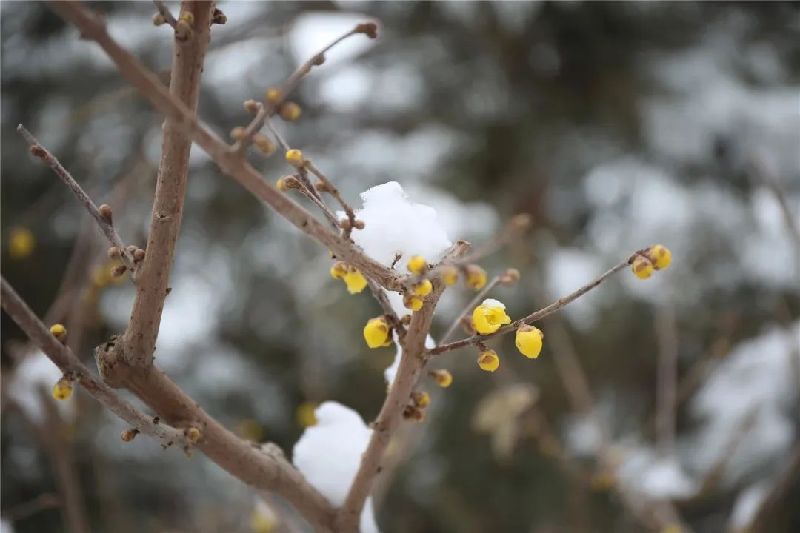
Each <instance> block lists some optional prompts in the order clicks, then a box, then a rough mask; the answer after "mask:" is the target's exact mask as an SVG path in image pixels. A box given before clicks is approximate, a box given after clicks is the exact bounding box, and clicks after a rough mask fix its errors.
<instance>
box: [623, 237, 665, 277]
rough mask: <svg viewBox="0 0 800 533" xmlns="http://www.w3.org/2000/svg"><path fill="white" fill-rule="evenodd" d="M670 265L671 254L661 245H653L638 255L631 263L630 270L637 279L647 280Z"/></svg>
mask: <svg viewBox="0 0 800 533" xmlns="http://www.w3.org/2000/svg"><path fill="white" fill-rule="evenodd" d="M670 263H672V252H670V251H669V248H667V247H666V246H664V245H663V244H654V245H653V246H651V247H650V248H648V249H647V250H645V251H644V253H641V254H638V255H637V256H636V258H635V259H634V260H633V263H631V270H632V271H633V273H634V274H635V275H636V277H637V278H639V279H647V278H649V277H650V276H652V275H653V272H654V271H656V270H663V269H665V268H667V267H668V266H669V265H670Z"/></svg>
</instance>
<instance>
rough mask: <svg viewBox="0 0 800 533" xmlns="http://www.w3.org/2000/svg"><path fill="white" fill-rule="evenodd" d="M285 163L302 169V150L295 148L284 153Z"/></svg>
mask: <svg viewBox="0 0 800 533" xmlns="http://www.w3.org/2000/svg"><path fill="white" fill-rule="evenodd" d="M286 162H287V163H289V164H290V165H292V166H293V167H302V166H303V152H302V150H298V149H296V148H292V149H291V150H287V151H286Z"/></svg>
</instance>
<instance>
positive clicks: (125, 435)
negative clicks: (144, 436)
mask: <svg viewBox="0 0 800 533" xmlns="http://www.w3.org/2000/svg"><path fill="white" fill-rule="evenodd" d="M138 434H139V430H138V429H135V428H131V429H126V430H125V431H123V432H122V433H120V435H119V437H120V438H121V439H122V440H123V441H124V442H130V441H132V440H133V439H135V438H136V435H138Z"/></svg>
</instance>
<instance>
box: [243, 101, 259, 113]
mask: <svg viewBox="0 0 800 533" xmlns="http://www.w3.org/2000/svg"><path fill="white" fill-rule="evenodd" d="M259 107H261V104H259V103H258V102H256V101H255V100H253V99H252V98H251V99H250V100H246V101H245V103H244V110H245V111H247V112H248V113H258V108H259Z"/></svg>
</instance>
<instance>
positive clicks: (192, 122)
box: [51, 2, 404, 291]
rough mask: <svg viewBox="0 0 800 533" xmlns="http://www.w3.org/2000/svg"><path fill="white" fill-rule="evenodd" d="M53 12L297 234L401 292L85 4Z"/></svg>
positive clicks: (61, 5)
mask: <svg viewBox="0 0 800 533" xmlns="http://www.w3.org/2000/svg"><path fill="white" fill-rule="evenodd" d="M51 7H52V9H53V10H54V11H56V13H58V14H59V15H60V16H62V17H63V18H65V19H66V20H68V21H70V22H71V23H73V24H74V25H75V26H77V27H78V28H79V29H80V31H81V33H82V34H83V35H84V36H85V37H87V38H89V39H92V40H94V41H96V42H97V43H98V44H99V45H100V46H101V47H102V48H103V50H104V51H105V52H106V54H108V56H109V58H110V59H111V60H112V61H113V62H114V63H115V64H116V65H117V68H118V69H119V72H120V74H121V75H122V76H123V77H124V78H125V79H127V80H128V81H129V82H130V83H131V84H132V85H133V86H134V87H136V88H137V89H138V90H139V92H140V93H141V94H142V95H143V96H144V97H145V98H146V99H147V100H148V101H149V102H150V103H151V104H152V105H153V106H154V107H155V108H156V109H158V110H159V111H161V112H162V113H164V114H166V115H168V116H171V117H173V118H175V119H176V120H177V121H178V122H179V123H180V124H182V126H183V127H184V128H186V129H188V130H189V131H190V132H191V135H192V139H193V140H194V142H196V143H197V144H198V145H199V146H200V147H201V148H202V149H203V150H204V151H205V152H206V153H207V154H208V155H209V156H210V157H211V158H212V159H213V160H214V162H215V163H216V164H217V165H218V166H219V167H220V169H221V170H222V171H223V172H224V173H225V174H226V175H228V176H230V177H231V178H233V179H234V180H236V181H237V182H239V183H240V184H241V185H242V186H244V187H245V188H246V189H247V190H249V191H250V192H251V193H252V194H253V195H255V196H256V197H257V198H259V199H261V200H262V201H264V202H265V203H267V204H268V205H270V206H271V207H272V208H273V209H275V210H276V211H277V212H278V213H280V214H281V215H283V216H284V217H285V218H286V219H287V220H288V221H289V222H291V223H292V224H293V225H295V226H296V227H297V228H299V229H300V230H301V231H303V232H304V233H306V234H307V235H309V236H311V237H312V238H314V239H316V240H317V241H319V242H320V243H321V244H323V245H324V246H326V247H327V248H329V249H330V250H331V251H333V252H334V253H335V254H336V256H337V257H339V258H340V259H341V260H342V261H345V262H346V263H348V264H350V265H352V266H354V267H355V268H357V269H358V270H359V271H361V273H362V274H364V275H365V276H367V277H370V278H372V279H374V280H375V281H376V282H378V283H379V284H380V285H381V286H383V287H384V288H387V289H389V290H394V291H400V290H402V289H403V286H404V284H403V278H402V277H401V276H399V275H398V274H397V273H396V272H393V271H391V270H390V269H388V268H386V267H385V266H384V265H381V264H380V263H378V262H377V261H375V260H373V259H371V258H369V257H367V256H366V255H364V253H363V252H362V251H361V250H359V249H358V248H357V247H356V246H355V245H353V243H352V242H350V241H349V240H348V239H346V238H344V237H343V236H341V235H338V234H337V233H334V232H332V231H330V230H328V229H327V228H325V227H324V226H323V225H322V224H321V223H320V222H319V221H318V220H316V219H315V218H314V217H313V216H311V214H310V213H309V212H308V211H306V210H305V209H303V208H302V207H301V206H299V205H298V204H297V203H295V202H293V201H292V200H291V199H289V198H287V197H286V196H285V195H283V194H281V193H280V192H279V191H277V190H276V189H275V188H274V187H273V186H272V185H270V184H269V183H267V182H266V181H265V180H264V179H263V178H262V177H261V176H260V175H259V174H258V172H257V171H256V170H255V169H254V168H253V167H252V166H251V165H249V164H248V163H247V162H246V161H243V160H242V158H241V157H237V156H236V154H232V153H230V152H229V150H228V145H227V144H226V143H225V142H223V141H222V140H220V139H219V138H218V137H217V136H215V135H214V134H212V133H211V132H209V131H208V129H206V128H205V127H204V126H202V125H201V124H200V123H199V122H198V120H197V119H196V117H195V116H194V114H193V113H192V112H191V111H189V109H188V108H187V107H186V106H185V105H184V104H183V103H182V102H180V101H178V100H176V99H175V98H173V97H172V96H171V95H170V94H169V92H168V91H167V90H166V89H165V88H164V87H163V85H162V84H161V82H160V81H159V80H158V78H157V77H156V76H155V74H153V73H152V72H150V71H149V70H148V69H147V68H146V67H144V65H142V64H141V63H140V62H139V61H138V60H137V59H136V58H135V57H133V56H132V55H131V54H130V53H129V52H127V51H126V50H125V49H124V48H122V47H121V46H120V45H119V44H118V43H117V42H116V41H115V40H114V39H113V38H111V36H110V35H109V34H108V32H107V31H106V28H105V25H104V23H103V22H102V21H101V20H99V19H98V18H97V17H96V16H95V15H94V14H92V13H91V12H90V11H88V10H87V9H86V8H84V7H83V6H81V5H79V4H76V3H74V2H53V3H52V4H51Z"/></svg>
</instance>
